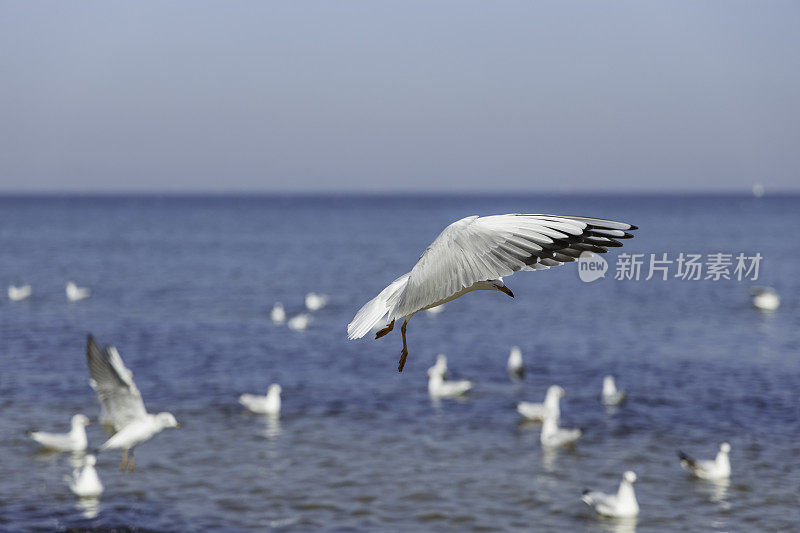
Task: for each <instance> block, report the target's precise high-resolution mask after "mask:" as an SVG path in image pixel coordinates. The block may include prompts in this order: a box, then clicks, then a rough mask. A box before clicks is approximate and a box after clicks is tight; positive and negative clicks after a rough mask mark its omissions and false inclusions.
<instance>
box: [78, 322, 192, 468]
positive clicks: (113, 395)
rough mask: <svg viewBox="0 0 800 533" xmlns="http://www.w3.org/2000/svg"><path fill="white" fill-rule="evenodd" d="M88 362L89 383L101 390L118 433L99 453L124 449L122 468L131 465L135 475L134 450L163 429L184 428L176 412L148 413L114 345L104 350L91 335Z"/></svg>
mask: <svg viewBox="0 0 800 533" xmlns="http://www.w3.org/2000/svg"><path fill="white" fill-rule="evenodd" d="M86 360H87V363H88V365H89V374H90V375H91V379H90V380H89V384H90V385H91V386H92V388H93V389H94V390H95V391H97V397H98V398H99V399H100V403H101V404H102V406H103V410H104V413H105V415H106V416H107V417H108V420H109V421H110V422H111V424H112V425H113V426H114V429H115V430H116V433H115V434H114V435H113V436H112V437H111V438H110V439H108V440H107V441H106V442H104V443H103V444H102V445H101V446H100V448H98V449H97V452H98V453H99V452H102V451H105V450H109V449H112V448H121V449H122V462H121V463H120V465H119V468H120V470H125V467H126V465H127V466H129V467H130V470H131V472H133V469H134V457H133V449H134V448H135V447H136V446H138V445H139V444H142V443H143V442H146V441H148V440H150V439H151V438H152V437H154V436H155V435H156V434H158V433H160V432H161V430H163V429H166V428H177V427H180V426H179V424H178V421H177V420H175V417H174V416H173V415H172V413H167V412H164V413H158V414H157V415H152V414H149V413H148V412H147V410H146V409H145V407H144V401H142V395H141V394H140V393H139V389H138V388H137V387H136V384H135V383H134V382H133V372H131V371H130V370H128V369H127V368H126V367H125V364H124V363H123V362H122V357H121V356H120V355H119V352H118V351H117V349H116V348H115V347H114V346H112V345H108V346H106V347H105V348H102V349H101V348H100V346H98V344H97V342H95V340H94V337H92V336H91V335H89V336H88V338H87V342H86Z"/></svg>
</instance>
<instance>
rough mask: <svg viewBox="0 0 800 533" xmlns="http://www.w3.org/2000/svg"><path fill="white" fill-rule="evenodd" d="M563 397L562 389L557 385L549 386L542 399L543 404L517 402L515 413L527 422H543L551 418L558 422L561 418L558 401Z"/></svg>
mask: <svg viewBox="0 0 800 533" xmlns="http://www.w3.org/2000/svg"><path fill="white" fill-rule="evenodd" d="M564 395H565V392H564V389H562V388H561V387H559V386H558V385H550V386H549V387H548V388H547V394H545V397H544V403H533V402H519V403H518V404H517V412H518V413H519V414H521V415H522V416H524V417H525V418H527V419H528V420H544V419H545V418H552V419H553V420H555V421H556V422H558V420H559V418H561V406H560V405H559V400H560V399H561V398H563V397H564Z"/></svg>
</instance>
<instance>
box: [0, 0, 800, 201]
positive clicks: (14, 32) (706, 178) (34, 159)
mask: <svg viewBox="0 0 800 533" xmlns="http://www.w3.org/2000/svg"><path fill="white" fill-rule="evenodd" d="M798 23H800V3H798V2H793V1H767V2H754V1H746V2H737V1H717V2H706V1H691V2H682V1H672V0H670V1H663V2H657V1H649V0H635V1H617V0H615V1H608V2H603V1H596V0H595V1H564V0H555V1H552V2H541V1H537V0H525V1H519V2H516V1H514V2H509V1H497V2H487V1H485V0H482V1H477V2H471V1H451V2H436V1H433V0H425V1H422V2H412V1H395V2H391V1H382V0H366V1H363V2H361V1H359V2H354V1H319V2H306V1H297V0H290V1H286V2H269V1H257V2H255V1H254V2H249V1H217V2H198V1H191V2H190V1H164V2H150V1H135V2H128V1H126V2H119V1H107V0H103V1H98V2H92V1H82V2H64V1H54V2H47V1H36V2H32V1H3V0H0V191H3V192H13V191H43V192H46V191H229V192H232V191H265V192H269V191H341V192H352V191H357V192H377V191H402V192H412V191H470V192H475V191H492V192H505V191H529V192H567V191H580V190H588V191H625V190H632V191H649V190H669V191H677V190H684V189H688V190H712V191H718V190H719V191H721V190H725V191H738V190H742V191H747V190H749V189H750V187H751V186H752V184H753V183H754V182H756V181H760V182H763V183H764V184H765V185H766V187H767V190H768V191H770V190H795V191H797V190H800V30H798Z"/></svg>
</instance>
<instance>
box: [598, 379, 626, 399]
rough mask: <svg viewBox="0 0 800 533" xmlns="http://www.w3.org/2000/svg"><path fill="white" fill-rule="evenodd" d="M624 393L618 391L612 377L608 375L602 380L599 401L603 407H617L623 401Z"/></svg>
mask: <svg viewBox="0 0 800 533" xmlns="http://www.w3.org/2000/svg"><path fill="white" fill-rule="evenodd" d="M625 396H626V394H625V391H624V390H618V389H617V384H616V383H615V382H614V376H611V375H608V376H606V377H604V378H603V393H602V395H601V399H602V401H603V403H604V404H605V405H619V404H621V403H622V402H624V401H625Z"/></svg>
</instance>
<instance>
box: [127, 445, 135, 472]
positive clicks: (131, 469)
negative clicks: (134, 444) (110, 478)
mask: <svg viewBox="0 0 800 533" xmlns="http://www.w3.org/2000/svg"><path fill="white" fill-rule="evenodd" d="M129 456H130V461H129V462H128V469H129V470H130V471H131V472H133V464H134V462H135V459H134V457H133V448H131V451H130V453H129Z"/></svg>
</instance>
